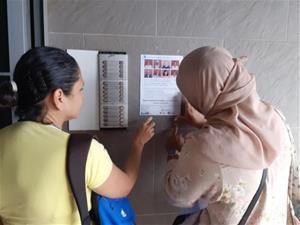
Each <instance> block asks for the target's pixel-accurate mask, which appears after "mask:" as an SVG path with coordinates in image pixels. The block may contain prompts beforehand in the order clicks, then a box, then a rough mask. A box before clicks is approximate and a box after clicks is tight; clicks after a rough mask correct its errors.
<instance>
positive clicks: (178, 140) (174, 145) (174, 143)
mask: <svg viewBox="0 0 300 225" xmlns="http://www.w3.org/2000/svg"><path fill="white" fill-rule="evenodd" d="M183 143H184V138H183V136H182V135H181V134H180V133H179V131H178V126H177V125H176V124H174V126H173V128H172V132H171V135H170V136H169V137H168V140H167V143H166V149H177V150H178V151H180V149H181V147H182V145H183Z"/></svg>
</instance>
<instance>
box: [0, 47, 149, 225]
mask: <svg viewBox="0 0 300 225" xmlns="http://www.w3.org/2000/svg"><path fill="white" fill-rule="evenodd" d="M83 85H84V81H83V79H82V76H81V72H80V69H79V66H78V64H77V63H76V61H75V60H74V59H73V58H72V57H71V56H70V55H68V53H66V52H65V51H63V50H61V49H57V48H52V47H40V48H34V49H31V50H29V51H28V52H27V53H25V54H24V55H23V56H22V57H21V59H20V60H19V62H18V63H17V65H16V68H15V71H14V81H11V82H7V83H3V84H1V86H0V105H1V106H2V107H3V106H4V107H12V106H16V115H17V116H18V117H19V119H20V120H19V122H17V123H15V124H13V125H11V126H8V127H6V128H3V129H2V130H0V199H1V200H0V223H1V220H2V223H3V224H4V225H5V224H80V217H79V213H78V210H77V207H76V204H75V201H74V199H73V196H72V192H71V190H70V187H69V184H68V179H67V175H66V147H67V141H68V137H69V134H68V133H66V132H64V131H62V130H61V128H62V125H63V123H64V122H65V121H67V120H70V119H73V118H76V117H78V115H79V112H80V108H81V105H82V102H83ZM154 126H155V124H154V122H153V120H152V118H148V119H147V120H146V121H145V122H144V123H143V125H142V126H140V127H139V128H138V129H137V131H136V134H135V136H134V139H133V143H132V151H131V154H130V156H129V158H128V160H127V163H126V168H125V171H124V172H123V171H122V170H120V169H119V168H118V167H116V166H115V165H114V164H113V162H112V161H111V159H110V157H109V155H108V153H107V151H106V150H105V148H104V146H103V145H102V144H100V143H99V142H97V141H96V140H93V141H92V143H91V146H90V149H89V154H88V158H87V163H86V191H87V199H90V195H91V191H92V190H93V191H94V192H96V193H98V194H100V195H103V196H107V197H113V198H117V197H124V196H126V195H128V194H129V192H130V191H131V189H132V187H133V185H134V184H135V181H136V179H137V175H138V171H139V166H140V161H141V155H142V152H143V147H144V145H145V144H146V143H147V142H148V141H149V140H150V139H151V138H152V137H153V135H154ZM88 207H89V208H90V207H91V205H90V203H88Z"/></svg>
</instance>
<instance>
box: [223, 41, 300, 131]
mask: <svg viewBox="0 0 300 225" xmlns="http://www.w3.org/2000/svg"><path fill="white" fill-rule="evenodd" d="M225 47H226V48H227V49H228V50H229V51H231V52H232V54H233V55H234V56H241V55H247V56H248V58H249V60H248V63H247V68H248V70H249V72H251V73H254V74H255V75H256V79H257V90H258V93H259V94H260V96H261V97H262V99H264V100H266V101H269V102H271V103H273V104H274V105H276V106H277V107H279V108H280V109H281V110H282V112H283V113H284V114H285V115H286V117H287V119H288V121H289V123H290V125H291V126H299V125H300V121H299V115H300V107H299V106H300V82H299V79H300V65H299V60H300V46H299V42H291V43H284V42H282V43H281V42H260V41H236V40H226V41H225Z"/></svg>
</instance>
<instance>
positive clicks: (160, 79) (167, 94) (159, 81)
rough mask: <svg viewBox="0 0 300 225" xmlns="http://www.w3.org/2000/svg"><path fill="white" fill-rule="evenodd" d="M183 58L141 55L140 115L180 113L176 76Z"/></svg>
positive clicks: (179, 96) (177, 56)
mask: <svg viewBox="0 0 300 225" xmlns="http://www.w3.org/2000/svg"><path fill="white" fill-rule="evenodd" d="M182 58H183V56H179V55H146V54H143V55H141V72H140V115H142V116H144V115H159V116H170V115H177V114H179V113H180V106H181V95H180V92H179V90H178V88H177V85H176V76H177V73H178V68H179V64H180V62H181V60H182Z"/></svg>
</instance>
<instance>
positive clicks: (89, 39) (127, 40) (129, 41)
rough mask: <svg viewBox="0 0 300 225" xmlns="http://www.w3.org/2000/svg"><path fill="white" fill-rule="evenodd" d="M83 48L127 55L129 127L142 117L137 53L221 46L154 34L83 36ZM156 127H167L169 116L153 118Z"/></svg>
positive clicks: (173, 52)
mask: <svg viewBox="0 0 300 225" xmlns="http://www.w3.org/2000/svg"><path fill="white" fill-rule="evenodd" d="M84 38H85V46H84V48H86V49H98V50H101V51H125V52H127V54H128V77H129V78H128V90H129V93H128V101H129V107H128V110H129V126H135V125H136V122H137V121H139V120H140V119H144V117H139V101H140V100H139V93H140V83H139V82H140V55H141V54H175V55H186V54H187V53H189V52H190V51H191V50H193V49H195V48H198V47H200V46H203V45H221V41H219V40H205V39H204V40H202V39H196V38H195V39H180V38H155V37H115V36H100V35H85V37H84ZM156 119H157V122H158V123H157V129H158V130H160V129H162V128H164V127H166V125H167V126H169V121H170V117H157V118H156Z"/></svg>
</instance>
